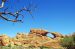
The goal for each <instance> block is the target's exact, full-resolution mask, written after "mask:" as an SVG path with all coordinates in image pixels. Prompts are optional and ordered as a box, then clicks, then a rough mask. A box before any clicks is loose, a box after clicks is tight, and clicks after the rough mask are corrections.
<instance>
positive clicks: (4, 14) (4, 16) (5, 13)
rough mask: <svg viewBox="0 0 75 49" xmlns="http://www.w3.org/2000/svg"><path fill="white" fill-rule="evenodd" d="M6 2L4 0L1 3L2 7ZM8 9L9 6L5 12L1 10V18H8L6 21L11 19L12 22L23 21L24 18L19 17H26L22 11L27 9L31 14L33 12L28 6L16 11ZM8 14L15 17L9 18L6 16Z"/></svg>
mask: <svg viewBox="0 0 75 49" xmlns="http://www.w3.org/2000/svg"><path fill="white" fill-rule="evenodd" d="M5 2H6V0H2V4H1V6H0V8H3V7H4V3H5ZM7 9H8V8H6V9H5V10H4V11H3V12H0V18H2V19H3V20H6V21H11V22H23V21H22V20H19V19H18V18H19V16H22V18H24V16H23V15H22V14H21V12H22V11H26V12H28V13H29V14H30V15H32V14H31V10H30V9H29V8H26V7H24V8H22V9H20V10H18V11H16V12H14V13H12V12H9V11H7ZM7 15H10V16H13V18H14V19H9V18H7V17H6V16H7Z"/></svg>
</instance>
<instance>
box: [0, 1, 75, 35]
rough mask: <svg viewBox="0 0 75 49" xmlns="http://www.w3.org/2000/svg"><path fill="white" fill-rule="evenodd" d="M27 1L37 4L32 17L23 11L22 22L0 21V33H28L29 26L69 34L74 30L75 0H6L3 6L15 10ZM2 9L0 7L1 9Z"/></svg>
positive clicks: (25, 4)
mask: <svg viewBox="0 0 75 49" xmlns="http://www.w3.org/2000/svg"><path fill="white" fill-rule="evenodd" d="M0 3H1V0H0ZM29 3H32V4H34V5H37V8H36V9H35V11H33V16H34V19H32V17H31V16H30V15H29V14H28V13H26V12H23V13H22V14H23V15H24V16H25V17H24V23H12V22H7V21H3V20H1V21H0V34H7V35H9V36H15V35H16V33H17V32H25V33H28V32H29V31H30V29H31V28H38V29H39V28H40V29H45V30H48V31H51V32H60V33H62V34H71V33H72V32H75V0H8V2H6V3H5V7H9V11H12V12H15V11H16V10H19V9H21V8H23V7H24V6H27V5H28V4H29ZM2 10H3V9H0V11H2Z"/></svg>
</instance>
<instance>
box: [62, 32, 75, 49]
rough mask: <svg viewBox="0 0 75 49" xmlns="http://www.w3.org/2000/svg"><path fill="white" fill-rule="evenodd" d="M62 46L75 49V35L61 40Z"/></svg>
mask: <svg viewBox="0 0 75 49" xmlns="http://www.w3.org/2000/svg"><path fill="white" fill-rule="evenodd" d="M61 45H62V46H63V47H65V48H67V49H75V33H73V34H72V35H70V36H68V37H64V38H63V39H62V40H61Z"/></svg>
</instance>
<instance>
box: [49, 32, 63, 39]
mask: <svg viewBox="0 0 75 49" xmlns="http://www.w3.org/2000/svg"><path fill="white" fill-rule="evenodd" d="M50 33H51V34H52V35H53V36H54V38H57V37H60V38H62V37H63V35H62V34H60V33H58V32H50Z"/></svg>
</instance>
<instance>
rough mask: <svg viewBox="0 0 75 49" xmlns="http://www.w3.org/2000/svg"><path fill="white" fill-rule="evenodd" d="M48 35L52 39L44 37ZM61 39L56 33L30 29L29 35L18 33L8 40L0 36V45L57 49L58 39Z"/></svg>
mask: <svg viewBox="0 0 75 49" xmlns="http://www.w3.org/2000/svg"><path fill="white" fill-rule="evenodd" d="M48 33H50V34H52V35H53V36H54V38H50V37H47V36H46V35H47V34H48ZM61 38H63V35H61V34H60V33H58V32H48V31H46V30H42V29H31V30H30V32H29V34H24V33H18V34H17V35H16V37H14V38H10V37H8V36H7V35H2V36H0V45H2V46H8V45H9V44H11V45H12V46H14V45H21V46H24V47H29V46H34V47H40V46H45V47H54V48H59V47H61V46H60V39H61Z"/></svg>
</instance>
